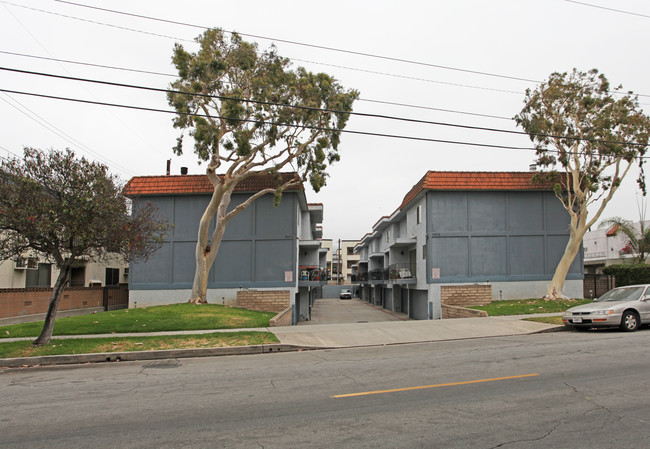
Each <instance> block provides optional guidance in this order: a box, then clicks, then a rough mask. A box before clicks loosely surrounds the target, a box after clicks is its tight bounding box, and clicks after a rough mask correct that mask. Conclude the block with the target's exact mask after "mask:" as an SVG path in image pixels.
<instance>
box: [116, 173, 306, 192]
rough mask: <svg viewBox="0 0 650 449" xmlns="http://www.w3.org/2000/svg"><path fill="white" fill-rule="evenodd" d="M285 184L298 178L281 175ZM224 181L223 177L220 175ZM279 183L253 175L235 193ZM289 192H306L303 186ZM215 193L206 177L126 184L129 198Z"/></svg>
mask: <svg viewBox="0 0 650 449" xmlns="http://www.w3.org/2000/svg"><path fill="white" fill-rule="evenodd" d="M280 176H281V178H282V181H283V182H286V181H289V180H290V179H291V178H292V177H297V174H296V173H280ZM219 177H220V178H222V179H223V175H219ZM277 185H278V182H277V181H276V179H275V178H274V177H273V176H272V175H266V174H265V175H253V176H251V177H249V178H247V179H245V180H243V181H240V182H239V184H237V186H236V187H235V192H259V191H260V190H262V189H268V188H271V189H273V188H275V187H277ZM287 190H304V186H303V185H302V184H300V185H298V186H294V187H290V188H289V189H287ZM213 191H214V187H213V186H212V183H211V182H210V180H209V179H208V177H207V176H206V175H173V176H136V177H134V178H131V180H130V181H129V182H128V183H127V184H126V188H125V194H126V195H127V196H138V195H183V194H197V193H198V194H210V193H212V192H213Z"/></svg>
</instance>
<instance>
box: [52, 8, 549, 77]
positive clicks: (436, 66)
mask: <svg viewBox="0 0 650 449" xmlns="http://www.w3.org/2000/svg"><path fill="white" fill-rule="evenodd" d="M54 1H56V2H58V3H65V4H67V5H72V6H78V7H82V8H89V9H94V10H98V11H104V12H109V13H112V14H120V15H124V16H129V17H137V18H139V19H146V20H153V21H156V22H163V23H169V24H174V25H182V26H186V27H192V28H198V29H203V30H207V29H209V28H211V27H208V26H204V25H196V24H192V23H187V22H179V21H175V20H168V19H161V18H158V17H152V16H145V15H142V14H134V13H128V12H124V11H117V10H114V9H107V8H100V7H97V6H90V5H84V4H81V3H75V2H70V1H64V0H54ZM226 32H227V33H231V34H232V33H234V32H233V31H226ZM237 34H239V35H241V36H246V37H252V38H255V39H263V40H267V41H272V42H282V43H284V44H291V45H298V46H302V47H308V48H317V49H320V50H328V51H335V52H338V53H346V54H349V55H355V56H365V57H369V58H375V59H382V60H385V61H393V62H402V63H406V64H413V65H419V66H424V67H433V68H437V69H444V70H453V71H457V72H464V73H471V74H474V75H484V76H491V77H495V78H503V79H509V80H515V81H524V82H527V83H539V81H536V80H532V79H528V78H521V77H517V76H509V75H500V74H497V73H490V72H482V71H478V70H470V69H462V68H459V67H451V66H444V65H439V64H431V63H427V62H421V61H414V60H410V59H403V58H395V57H391V56H382V55H376V54H373V53H364V52H360V51H354V50H344V49H341V48H335V47H327V46H323V45H316V44H308V43H305V42H298V41H292V40H287V39H277V38H273V37H268V36H261V35H257V34H250V33H239V32H237Z"/></svg>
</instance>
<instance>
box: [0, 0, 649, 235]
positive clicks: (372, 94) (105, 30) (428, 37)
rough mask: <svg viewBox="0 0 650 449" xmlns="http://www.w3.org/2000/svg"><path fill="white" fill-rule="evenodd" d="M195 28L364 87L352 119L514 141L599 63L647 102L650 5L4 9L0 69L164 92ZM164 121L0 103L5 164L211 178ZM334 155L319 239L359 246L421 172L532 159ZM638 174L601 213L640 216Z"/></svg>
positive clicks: (356, 148) (58, 103)
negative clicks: (43, 155)
mask: <svg viewBox="0 0 650 449" xmlns="http://www.w3.org/2000/svg"><path fill="white" fill-rule="evenodd" d="M81 4H84V5H90V6H93V7H99V8H107V9H111V10H114V11H121V12H125V13H131V14H138V15H144V16H148V17H151V18H156V19H166V20H172V21H176V22H183V23H186V24H191V25H195V26H188V25H176V24H169V23H165V22H162V21H155V20H151V19H147V18H137V17H133V16H128V15H123V14H116V13H115V12H108V11H101V10H98V9H90V8H85V7H82V6H79V5H81ZM589 5H591V6H589ZM612 9H616V10H618V11H614V10H612ZM201 26H205V27H221V28H223V29H225V30H228V31H238V32H240V33H243V34H245V35H249V36H244V38H245V39H246V40H254V41H257V42H258V44H259V46H260V48H261V49H266V48H268V46H269V45H271V44H272V43H275V45H276V46H277V48H278V52H279V54H280V55H282V56H285V57H288V58H290V59H292V60H293V61H294V65H295V66H304V67H306V68H308V69H309V70H311V71H315V72H326V73H329V74H331V75H333V76H334V77H335V78H337V79H338V80H339V81H340V82H341V83H342V84H343V85H344V86H345V87H348V88H355V89H357V90H359V91H360V94H361V95H360V98H361V100H360V101H358V102H357V103H356V104H355V106H354V110H355V111H356V112H365V113H376V114H385V115H391V116H398V117H404V118H413V119H419V120H427V121H437V122H445V123H450V124H458V125H472V126H481V127H489V128H498V129H506V130H516V129H517V128H516V126H515V123H514V121H513V120H511V118H512V117H513V116H514V115H515V114H516V113H518V112H519V111H520V110H521V108H522V105H523V98H524V92H525V90H526V88H534V87H535V86H536V83H535V82H536V81H537V82H538V81H543V80H545V79H546V78H547V77H548V76H549V74H551V73H552V72H554V71H561V72H564V71H570V70H572V69H573V68H574V67H576V68H578V69H579V70H582V71H586V70H589V69H591V68H598V69H599V70H600V71H601V72H603V73H604V74H605V75H606V76H607V77H608V79H609V80H610V81H611V83H612V84H613V85H618V84H622V85H623V87H624V88H625V89H626V90H632V91H634V92H635V93H638V94H639V95H643V96H640V97H639V100H640V102H641V103H642V104H643V105H644V108H645V110H646V111H648V110H650V77H649V76H648V74H649V73H650V59H649V58H648V57H647V44H648V42H650V2H647V1H644V0H584V2H581V3H579V2H570V1H565V0H511V1H507V0H493V1H489V2H488V1H485V0H455V1H448V0H447V1H439V0H432V1H426V2H425V1H415V0H402V1H399V2H398V1H378V0H373V1H370V0H367V1H354V0H344V1H339V0H331V1H327V2H310V1H297V0H296V1H289V0H274V1H268V0H264V1H262V0H260V1H246V0H237V1H232V0H230V1H218V0H201V1H199V0H187V1H184V2H179V1H167V0H156V1H153V0H146V1H145V0H140V1H137V2H134V1H125V0H111V1H90V0H78V3H77V4H71V3H68V2H60V1H55V0H0V42H2V44H1V45H0V62H1V63H0V66H1V67H5V68H12V69H21V70H31V71H39V72H45V73H52V74H57V75H65V76H75V77H83V78H92V79H99V80H105V81H113V82H121V83H128V84H137V85H143V86H153V87H160V88H165V87H167V86H168V85H169V83H170V82H171V81H172V80H173V79H174V78H173V76H167V75H173V74H174V73H175V72H174V67H173V66H172V65H171V54H172V48H173V45H174V43H175V42H180V43H182V44H183V45H184V46H185V48H186V49H188V50H194V49H196V45H195V44H194V43H193V39H194V38H195V37H196V36H197V35H199V34H200V33H201V32H202V29H201ZM253 36H256V37H253ZM286 41H292V42H294V43H289V42H286ZM296 43H302V44H309V45H297V44H296ZM316 46H321V47H329V48H332V49H339V50H345V51H347V52H342V51H334V50H328V49H322V48H316ZM350 52H356V53H357V54H353V53H350ZM9 53H14V54H9ZM358 53H363V54H368V56H362V55H360V54H358ZM16 54H21V55H30V56H38V57H40V58H52V59H60V60H68V61H75V62H80V63H84V64H95V65H104V66H112V67H120V68H124V69H130V70H129V71H127V70H115V69H109V68H100V67H96V66H91V65H80V64H70V63H63V62H58V61H52V60H46V59H36V58H33V57H26V56H18V55H16ZM370 55H375V56H379V57H372V56H370ZM391 58H392V59H391ZM396 59H399V60H401V61H397V60H396ZM408 61H411V62H408ZM131 70H138V71H141V72H134V71H131ZM143 71H146V72H155V73H143ZM477 72H481V73H477ZM526 80H528V81H526ZM0 89H9V90H14V91H22V92H31V93H38V94H46V95H52V96H60V97H70V98H78V99H84V100H90V101H98V102H109V103H119V104H125V105H132V106H138V107H146V108H156V109H166V110H169V109H170V108H169V106H168V105H167V102H166V97H165V95H164V94H163V93H155V92H143V91H139V90H129V89H123V88H116V87H108V86H100V85H94V84H88V83H81V82H77V81H66V80H58V79H47V78H44V77H41V76H33V75H26V74H19V73H12V72H7V71H0ZM382 102H383V103H382ZM387 103H393V104H387ZM397 104H401V105H402V106H398V105H397ZM171 119H172V115H171V114H165V113H158V112H145V111H138V110H128V109H121V108H115V107H109V106H98V105H91V104H81V103H71V102H67V101H62V100H56V99H46V98H36V97H28V96H24V95H19V94H6V93H0V130H1V131H0V156H2V157H12V156H14V155H22V148H23V147H24V146H30V147H36V148H42V149H47V148H56V149H64V148H68V147H69V148H71V149H74V150H75V152H76V153H77V154H78V155H84V156H86V157H88V158H91V159H94V160H98V161H101V162H103V163H105V164H107V165H108V166H109V167H110V169H111V172H112V173H115V174H118V175H119V176H120V177H121V178H122V179H123V180H125V181H126V180H128V179H129V178H131V177H132V176H141V175H160V174H164V173H165V165H166V160H167V159H170V158H171V159H172V173H175V174H177V173H179V172H180V167H181V166H187V167H188V168H189V172H190V173H191V174H202V173H204V169H205V166H204V165H203V166H200V165H198V163H197V159H196V157H195V155H194V154H193V153H192V152H191V146H189V145H188V146H187V147H186V154H185V155H184V156H182V157H177V156H174V155H173V153H172V150H171V148H172V146H173V145H174V144H175V139H176V137H177V136H178V135H179V132H178V130H175V129H174V128H173V127H172V125H171ZM347 129H349V130H354V131H364V132H372V133H383V134H392V135H400V136H410V137H419V138H426V139H437V140H452V141H459V142H472V143H479V144H490V145H502V146H512V147H522V148H531V147H532V144H531V142H530V140H529V139H528V137H527V136H524V135H512V134H504V133H497V132H488V131H473V130H468V129H463V128H454V127H448V126H434V125H429V124H413V123H411V124H408V123H404V122H399V121H392V120H384V119H377V118H359V117H352V118H351V119H350V121H349V122H348V127H347ZM340 152H341V161H340V162H338V163H336V164H335V165H334V166H333V167H332V168H331V169H330V174H331V178H330V179H329V181H328V184H327V186H326V187H325V188H323V189H322V190H321V192H320V193H318V194H315V193H314V192H312V191H308V192H307V199H308V201H309V202H318V203H323V204H324V207H325V219H324V223H323V225H324V238H333V239H338V238H341V239H359V238H361V237H362V236H363V235H364V234H365V233H366V232H369V231H370V230H371V228H372V225H373V224H374V223H375V222H376V221H377V220H378V219H379V218H380V217H381V216H383V215H390V214H391V213H392V212H394V211H395V209H396V208H397V207H398V206H399V204H400V203H401V201H402V198H403V197H404V195H405V194H406V193H407V192H408V190H409V189H410V188H411V187H412V186H413V185H414V184H415V183H417V182H418V181H419V180H420V178H421V177H422V176H423V175H424V174H425V173H426V171H427V170H462V171H526V170H528V167H529V165H530V164H531V163H532V162H533V160H534V152H532V151H528V150H512V149H509V150H508V149H493V148H486V147H475V146H469V145H462V144H461V145H456V144H448V143H436V142H426V141H417V140H407V139H398V138H388V137H372V136H361V135H351V134H346V135H344V136H343V139H342V143H341V146H340ZM635 177H636V173H631V175H630V176H629V177H628V179H627V180H626V181H625V183H624V185H623V187H622V188H621V189H620V191H619V192H618V193H617V194H616V196H615V197H614V203H613V204H610V205H609V206H608V208H607V209H606V210H605V213H604V215H603V218H606V217H611V216H615V215H618V216H623V217H625V218H628V219H631V220H635V221H636V220H638V217H639V215H638V211H637V201H638V195H637V188H636V184H635V182H634V179H635Z"/></svg>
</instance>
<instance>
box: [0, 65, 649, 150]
mask: <svg viewBox="0 0 650 449" xmlns="http://www.w3.org/2000/svg"><path fill="white" fill-rule="evenodd" d="M0 70H5V71H9V72H16V73H24V74H29V75H37V76H45V77H50V78H58V79H66V80H72V81H81V82H88V83H95V84H103V85H108V86H115V87H125V88H130V89H141V90H147V91H154V92H164V93H175V94H182V95H190V96H193V97H201V98H215V99H219V100H222V101H223V100H227V101H237V102H244V103H253V104H260V105H265V106H279V107H288V108H292V109H300V110H308V111H317V112H330V113H346V114H349V115H352V116H357V117H366V118H380V119H385V120H396V121H402V122H408V123H418V124H426V125H436V126H447V127H452V128H462V129H471V130H475V131H489V132H499V133H505V134H517V135H526V136H529V135H531V134H530V133H527V132H525V131H514V130H508V129H499V128H488V127H484V126H471V125H461V124H458V123H448V122H437V121H431V120H420V119H412V118H405V117H397V116H390V115H382V114H369V113H363V112H353V111H350V112H348V111H340V110H335V109H325V108H317V107H311V106H299V105H291V104H286V103H277V102H271V101H259V100H250V99H244V98H238V97H228V96H224V95H214V94H203V93H195V92H186V91H179V90H172V89H163V88H159V87H150V86H140V85H134V84H125V83H117V82H112V81H101V80H94V79H88V78H78V77H72V76H64V75H55V74H51V73H43V72H34V71H31V70H21V69H12V68H8V67H1V66H0ZM534 135H535V136H538V137H547V138H555V139H570V140H584V141H586V142H596V143H610V144H627V145H637V146H646V145H643V144H635V143H628V142H613V141H608V140H604V139H589V138H579V137H573V136H559V135H552V134H542V133H534Z"/></svg>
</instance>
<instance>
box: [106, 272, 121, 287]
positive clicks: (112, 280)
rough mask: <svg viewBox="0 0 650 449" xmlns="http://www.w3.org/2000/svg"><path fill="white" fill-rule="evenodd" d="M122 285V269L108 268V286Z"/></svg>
mask: <svg viewBox="0 0 650 449" xmlns="http://www.w3.org/2000/svg"><path fill="white" fill-rule="evenodd" d="M119 283H120V269H119V268H107V269H106V285H118V284H119Z"/></svg>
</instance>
